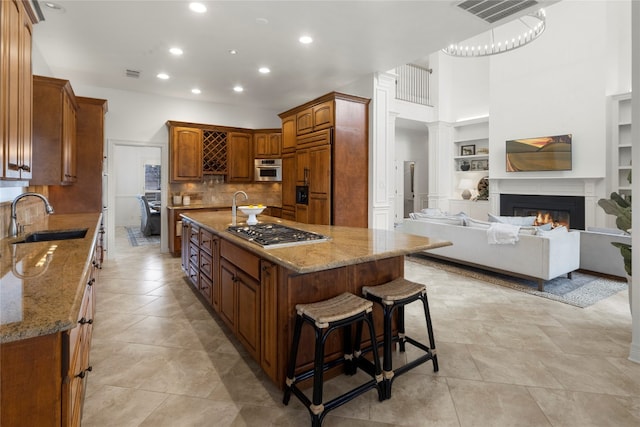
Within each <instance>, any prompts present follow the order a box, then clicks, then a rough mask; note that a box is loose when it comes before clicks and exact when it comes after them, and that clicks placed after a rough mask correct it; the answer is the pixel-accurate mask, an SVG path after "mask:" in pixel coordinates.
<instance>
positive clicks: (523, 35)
mask: <svg viewBox="0 0 640 427" xmlns="http://www.w3.org/2000/svg"><path fill="white" fill-rule="evenodd" d="M545 28H546V14H545V11H544V9H540V10H538V11H537V12H535V13H531V14H529V15H525V16H522V17H520V18H518V19H516V20H515V21H511V22H508V23H506V24H504V25H502V26H500V27H498V28H495V29H491V31H488V32H486V33H483V34H481V35H479V36H476V37H472V38H470V39H468V40H465V41H464V42H461V43H458V44H452V45H449V46H448V47H446V48H444V49H442V50H443V52H444V53H446V54H448V55H451V56H456V57H460V58H477V57H482V56H490V55H497V54H499V53H505V52H509V51H512V50H514V49H518V48H520V47H522V46H526V45H528V44H529V43H531V42H532V41H534V40H535V39H537V38H538V37H540V35H541V34H542V33H543V32H544V30H545Z"/></svg>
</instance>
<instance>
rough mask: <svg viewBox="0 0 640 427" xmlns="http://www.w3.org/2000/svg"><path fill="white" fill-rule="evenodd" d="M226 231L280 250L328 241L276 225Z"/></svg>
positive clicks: (235, 227) (244, 227)
mask: <svg viewBox="0 0 640 427" xmlns="http://www.w3.org/2000/svg"><path fill="white" fill-rule="evenodd" d="M227 231H228V232H230V233H233V234H234V235H236V236H238V237H241V238H243V239H245V240H248V241H250V242H252V243H255V244H257V245H260V246H262V247H263V248H281V247H283V246H294V245H303V244H307V243H318V242H326V241H327V240H329V237H327V236H324V235H322V234H318V233H313V232H311V231H304V230H299V229H297V228H292V227H287V226H286V225H282V224H276V223H263V224H256V225H245V226H230V227H229V228H227Z"/></svg>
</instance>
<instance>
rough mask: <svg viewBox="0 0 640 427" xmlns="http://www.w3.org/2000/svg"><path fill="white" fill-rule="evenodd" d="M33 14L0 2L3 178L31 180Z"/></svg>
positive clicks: (19, 3)
mask: <svg viewBox="0 0 640 427" xmlns="http://www.w3.org/2000/svg"><path fill="white" fill-rule="evenodd" d="M35 22H36V19H35V15H34V14H33V11H32V10H30V9H27V8H25V2H22V1H18V0H8V1H2V2H0V23H1V25H0V52H2V54H1V55H0V87H1V88H2V89H1V90H0V140H1V143H0V163H1V164H2V166H1V169H2V171H1V172H0V179H10V180H28V179H31V176H32V175H31V173H32V172H31V170H32V158H31V120H32V107H31V105H32V87H33V86H32V82H31V43H32V25H33V23H35Z"/></svg>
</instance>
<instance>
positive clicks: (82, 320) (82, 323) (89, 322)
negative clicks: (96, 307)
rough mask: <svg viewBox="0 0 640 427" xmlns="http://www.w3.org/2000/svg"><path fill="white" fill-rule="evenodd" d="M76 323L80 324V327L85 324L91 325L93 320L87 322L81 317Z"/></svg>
mask: <svg viewBox="0 0 640 427" xmlns="http://www.w3.org/2000/svg"><path fill="white" fill-rule="evenodd" d="M78 323H80V324H81V325H85V324H88V325H91V324H92V323H93V319H89V320H87V319H85V318H84V317H83V318H81V319H80V320H78Z"/></svg>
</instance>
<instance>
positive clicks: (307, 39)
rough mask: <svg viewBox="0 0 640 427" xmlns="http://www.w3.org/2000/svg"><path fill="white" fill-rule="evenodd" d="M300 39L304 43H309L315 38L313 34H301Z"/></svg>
mask: <svg viewBox="0 0 640 427" xmlns="http://www.w3.org/2000/svg"><path fill="white" fill-rule="evenodd" d="M298 41H299V42H300V43H302V44H309V43H313V39H312V38H311V36H301V37H300V38H299V39H298Z"/></svg>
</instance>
